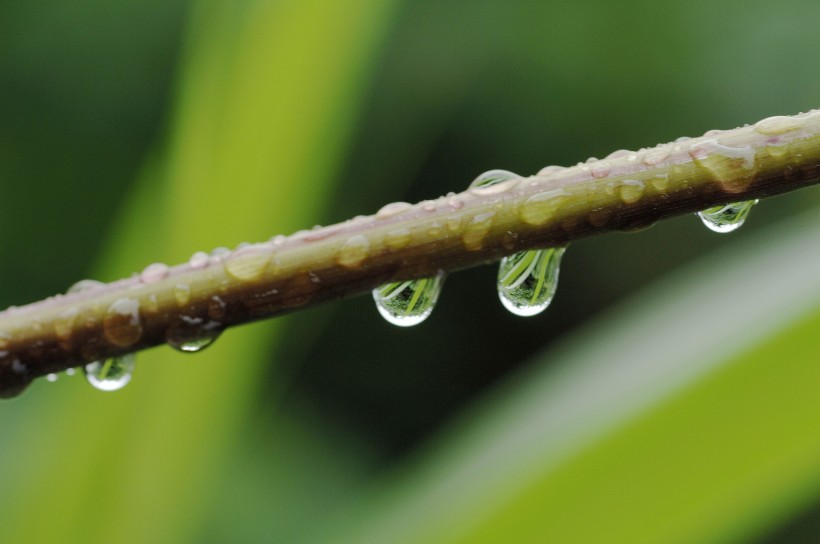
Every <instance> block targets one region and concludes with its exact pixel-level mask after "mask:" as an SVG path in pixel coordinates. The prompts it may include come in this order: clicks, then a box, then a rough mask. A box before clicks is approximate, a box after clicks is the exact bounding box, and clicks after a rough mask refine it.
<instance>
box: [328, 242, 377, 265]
mask: <svg viewBox="0 0 820 544" xmlns="http://www.w3.org/2000/svg"><path fill="white" fill-rule="evenodd" d="M369 252H370V242H368V241H367V238H365V237H364V236H362V235H361V234H357V235H355V236H351V237H350V238H348V239H347V241H346V242H345V243H344V245H343V246H342V247H341V248H340V249H339V253H338V254H336V262H337V263H339V264H340V265H342V266H344V267H345V268H356V267H357V266H359V265H360V264H361V263H362V261H364V260H365V259H366V258H367V254H368V253H369Z"/></svg>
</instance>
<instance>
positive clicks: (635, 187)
mask: <svg viewBox="0 0 820 544" xmlns="http://www.w3.org/2000/svg"><path fill="white" fill-rule="evenodd" d="M643 190H644V183H643V182H642V181H639V180H635V179H628V180H625V181H624V182H623V184H622V185H621V187H620V194H621V200H622V201H623V202H624V204H634V203H636V202H637V201H639V200H640V199H641V197H642V196H643Z"/></svg>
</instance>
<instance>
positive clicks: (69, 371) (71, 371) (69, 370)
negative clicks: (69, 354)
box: [65, 368, 77, 376]
mask: <svg viewBox="0 0 820 544" xmlns="http://www.w3.org/2000/svg"><path fill="white" fill-rule="evenodd" d="M76 372H77V371H76V370H75V369H73V368H66V369H65V375H66V376H73V375H74V374H76Z"/></svg>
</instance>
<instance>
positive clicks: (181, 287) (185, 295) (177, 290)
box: [174, 283, 191, 306]
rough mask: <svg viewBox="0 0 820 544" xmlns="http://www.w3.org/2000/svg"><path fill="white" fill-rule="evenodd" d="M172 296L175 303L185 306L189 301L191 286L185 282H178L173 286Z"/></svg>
mask: <svg viewBox="0 0 820 544" xmlns="http://www.w3.org/2000/svg"><path fill="white" fill-rule="evenodd" d="M174 298H175V299H177V305H179V306H185V305H186V304H188V303H189V302H190V301H191V286H190V285H188V284H187V283H178V284H176V285H175V286H174Z"/></svg>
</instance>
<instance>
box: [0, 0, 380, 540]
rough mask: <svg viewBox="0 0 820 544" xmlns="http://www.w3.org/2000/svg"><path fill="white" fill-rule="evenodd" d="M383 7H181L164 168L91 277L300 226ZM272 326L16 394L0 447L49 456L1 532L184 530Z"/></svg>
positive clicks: (192, 520)
mask: <svg viewBox="0 0 820 544" xmlns="http://www.w3.org/2000/svg"><path fill="white" fill-rule="evenodd" d="M391 5H392V3H390V2H375V1H364V2H357V3H355V4H350V5H347V4H345V5H342V4H338V5H336V6H328V5H326V4H325V3H323V2H319V1H311V2H301V3H298V4H294V3H271V2H253V1H249V2H233V3H214V2H208V1H204V2H201V3H199V4H198V5H197V6H195V12H194V16H193V24H192V25H191V28H190V29H189V31H190V36H189V38H190V39H189V44H188V51H187V54H186V55H185V58H186V62H187V63H188V65H189V69H188V70H184V74H185V75H184V76H183V78H182V82H181V85H180V90H179V101H178V106H179V110H178V114H177V115H176V118H175V121H174V123H173V124H174V128H173V129H172V136H171V142H170V146H169V151H168V152H167V153H166V154H165V155H164V160H165V165H164V166H161V165H159V164H158V162H157V161H158V160H159V159H157V158H156V157H155V158H154V159H153V160H152V161H151V163H150V168H147V169H146V171H145V174H144V176H143V179H141V183H140V186H139V187H137V188H136V189H135V191H134V194H133V202H131V203H130V204H127V205H126V206H125V208H124V209H123V210H121V214H120V218H121V223H120V225H119V226H117V227H115V229H114V231H115V233H116V234H115V235H114V236H113V238H112V240H113V241H112V247H111V248H110V249H109V251H108V252H107V255H106V256H105V258H104V259H103V263H104V264H103V267H102V270H101V272H100V276H99V277H101V278H113V277H117V276H118V275H121V274H127V273H128V272H129V271H130V270H133V268H134V267H138V266H144V265H145V264H147V263H148V262H150V261H151V260H159V259H164V260H167V261H168V262H179V261H181V260H184V259H185V257H186V256H187V255H190V254H191V253H192V252H193V251H195V250H196V249H201V248H207V247H212V246H213V245H218V244H220V243H221V244H231V245H233V244H235V243H236V242H238V241H240V240H254V241H256V240H260V239H265V238H268V237H270V236H271V235H272V234H276V233H278V232H287V231H288V230H294V229H296V228H297V227H301V226H304V225H305V224H311V222H315V221H316V218H317V215H318V213H319V211H320V210H321V209H322V208H323V206H324V205H325V204H326V199H327V195H328V193H329V189H330V187H331V184H332V181H333V173H334V171H335V169H336V168H338V163H339V161H340V159H341V157H342V156H343V154H344V152H345V145H346V143H347V141H348V140H349V132H350V130H351V129H352V125H353V122H354V121H355V118H356V114H357V111H358V106H359V102H360V99H359V95H360V94H361V89H362V86H363V84H364V78H365V76H366V73H367V71H368V66H369V64H370V61H371V59H372V54H373V53H372V52H373V51H374V50H375V48H374V47H373V42H374V41H376V40H378V39H379V37H380V36H381V34H382V33H383V31H384V29H385V26H386V23H387V21H388V19H389V15H390V11H391ZM278 328H279V323H278V322H272V323H266V324H261V325H254V326H250V327H244V328H242V329H239V330H236V331H231V332H230V333H228V334H226V335H224V336H223V338H221V339H220V341H219V342H218V343H217V344H216V345H214V346H213V347H211V348H210V349H209V350H208V351H206V352H204V353H202V354H198V355H196V356H195V357H191V358H190V359H188V358H187V357H186V356H184V355H181V354H178V353H174V352H171V350H154V351H152V352H150V353H146V354H144V356H143V357H142V358H141V362H140V365H138V366H139V368H138V369H137V373H136V376H135V379H134V380H133V381H132V383H131V384H130V385H129V387H128V388H126V389H125V390H123V391H121V392H118V393H116V394H111V395H108V394H100V393H96V392H94V391H93V390H90V389H89V388H88V387H86V386H84V385H85V384H79V383H76V384H75V383H71V384H70V385H71V387H70V388H69V384H65V385H64V384H62V383H60V384H58V385H57V386H54V387H53V388H52V389H51V390H49V391H48V392H43V394H42V395H41V394H37V392H34V391H32V392H29V394H28V396H27V400H28V401H29V402H27V401H26V400H22V401H21V403H20V404H18V406H19V408H21V409H22V410H21V412H24V411H25V410H30V413H29V414H28V416H27V417H28V418H29V420H30V421H39V425H38V428H37V429H36V430H34V429H27V430H23V431H22V432H21V435H22V436H21V437H18V438H19V440H18V441H16V442H15V443H14V444H13V447H10V448H7V451H5V452H4V453H6V454H7V456H8V458H9V459H13V458H14V457H15V455H20V454H22V452H41V453H42V454H44V455H45V454H47V452H53V451H59V452H60V457H59V460H55V462H52V463H49V462H47V461H46V460H45V459H44V460H43V463H42V464H41V466H40V468H41V470H40V471H39V473H38V475H37V476H38V477H36V478H29V479H28V480H27V481H26V482H25V483H23V482H21V483H20V488H21V492H20V493H18V494H16V495H15V496H11V495H9V496H6V497H3V499H4V504H3V507H4V528H3V531H4V538H8V541H10V542H22V541H36V542H67V541H77V542H80V541H84V542H107V541H110V538H111V535H117V538H116V540H117V541H119V542H128V541H133V542H181V541H189V540H190V539H191V538H192V535H195V534H197V526H198V525H199V524H200V523H201V520H202V517H203V516H204V515H205V512H206V510H207V508H208V505H209V503H210V502H212V501H213V500H214V498H213V497H212V496H211V495H212V492H213V487H214V484H215V482H216V480H217V479H218V478H217V477H218V475H219V472H218V467H219V466H220V463H224V462H225V461H224V459H223V457H224V456H225V455H226V453H227V451H228V449H229V447H230V443H231V441H232V440H233V439H235V438H236V436H237V434H238V433H239V432H240V430H241V428H242V426H241V422H242V421H243V419H244V417H245V416H246V415H247V413H248V411H249V407H250V406H251V405H252V403H253V402H254V399H255V396H256V394H257V392H258V386H257V385H256V383H257V380H258V377H259V376H260V374H261V373H262V372H263V370H264V365H265V363H267V362H268V360H269V357H266V355H267V354H269V352H270V350H271V347H272V346H273V343H274V341H275V338H276V331H277V330H278ZM307 340H308V341H309V339H307ZM186 359H187V360H186ZM39 385H40V384H38V386H39ZM78 418H80V421H79V424H78V421H77V420H78ZM281 438H282V439H283V440H286V439H287V436H286V434H283V436H282V437H281ZM163 444H173V446H172V447H171V448H165V447H163V446H162V445H163ZM12 468H13V463H11V462H9V463H6V464H4V466H3V469H4V470H8V471H10V470H12ZM215 476H216V477H215ZM2 479H3V480H4V481H6V480H8V481H15V480H14V475H3V476H2ZM44 498H45V499H44ZM89 505H94V508H89ZM41 511H47V512H48V515H49V523H32V520H31V517H30V516H29V515H27V512H36V513H39V512H41ZM6 520H8V521H6ZM147 520H150V522H148V521H147Z"/></svg>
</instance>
